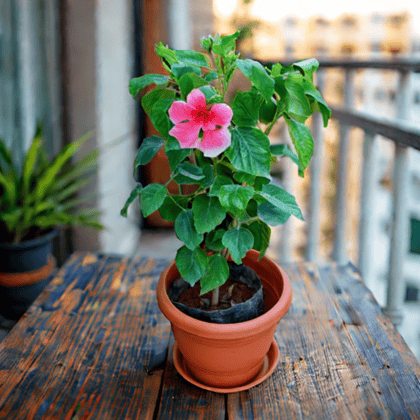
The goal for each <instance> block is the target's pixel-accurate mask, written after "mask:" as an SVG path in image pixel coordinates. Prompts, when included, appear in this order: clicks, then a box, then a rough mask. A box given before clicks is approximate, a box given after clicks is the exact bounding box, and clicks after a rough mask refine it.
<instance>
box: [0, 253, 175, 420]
mask: <svg viewBox="0 0 420 420" xmlns="http://www.w3.org/2000/svg"><path fill="white" fill-rule="evenodd" d="M166 264H167V261H165V260H160V261H155V260H152V259H147V258H142V259H139V260H134V261H133V262H132V263H130V264H129V263H128V262H127V261H126V260H124V259H121V258H118V257H96V256H94V255H92V254H88V255H84V256H83V255H78V256H76V257H74V258H73V259H72V260H71V261H70V262H69V263H67V264H66V266H65V267H64V269H62V270H61V271H60V272H59V275H58V277H56V278H55V279H54V280H53V282H52V284H50V286H49V287H48V288H47V290H46V291H45V292H44V293H43V294H42V295H41V296H40V298H39V299H38V300H37V301H36V302H35V304H34V305H33V306H32V307H31V309H30V311H29V313H28V315H26V316H25V318H23V319H22V320H21V321H20V322H19V323H18V324H17V326H16V328H15V329H13V330H12V332H11V333H10V334H9V336H8V337H7V339H6V340H5V341H4V342H3V343H2V346H1V348H0V418H2V419H6V418H7V419H11V418H19V419H32V418H54V419H73V418H74V419H76V418H78V419H82V418H83V419H99V418H101V417H102V418H115V419H132V418H141V419H152V418H153V415H154V410H155V406H156V402H157V397H158V394H157V390H158V389H159V386H160V383H161V377H162V373H163V372H162V370H159V369H157V370H154V367H156V366H159V365H162V363H163V362H164V361H165V359H166V354H167V348H168V342H169V331H170V326H169V323H168V322H167V321H166V320H165V319H164V317H163V315H162V314H161V313H160V311H159V309H158V307H157V303H156V298H155V288H156V283H157V280H158V277H159V274H160V272H161V271H162V270H163V268H164V267H165V266H166ZM63 292H64V294H63ZM148 372H150V373H151V374H149V373H148ZM23 401H24V402H25V403H24V404H23V403H22V402H23Z"/></svg>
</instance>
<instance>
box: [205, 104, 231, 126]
mask: <svg viewBox="0 0 420 420" xmlns="http://www.w3.org/2000/svg"><path fill="white" fill-rule="evenodd" d="M232 116H233V111H232V109H231V107H230V106H229V105H227V104H214V105H213V106H212V107H211V109H210V118H209V119H210V121H211V122H212V123H213V124H214V125H215V126H216V125H221V126H222V127H228V126H229V125H230V121H231V119H232ZM203 129H204V130H205V129H206V128H205V127H203Z"/></svg>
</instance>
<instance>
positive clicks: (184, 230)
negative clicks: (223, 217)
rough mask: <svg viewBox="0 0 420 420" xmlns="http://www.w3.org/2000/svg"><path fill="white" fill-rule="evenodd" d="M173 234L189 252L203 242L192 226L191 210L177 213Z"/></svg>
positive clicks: (200, 235)
mask: <svg viewBox="0 0 420 420" xmlns="http://www.w3.org/2000/svg"><path fill="white" fill-rule="evenodd" d="M174 228H175V233H176V236H177V237H178V239H179V240H181V241H182V242H184V244H185V246H186V247H187V248H189V249H191V250H194V249H195V248H197V247H198V246H199V245H200V244H201V242H203V239H204V237H203V235H202V234H200V233H198V232H197V231H196V229H195V226H194V216H193V211H192V210H184V211H182V212H181V213H179V215H178V217H177V218H176V220H175V224H174Z"/></svg>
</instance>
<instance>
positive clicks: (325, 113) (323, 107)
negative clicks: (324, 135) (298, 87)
mask: <svg viewBox="0 0 420 420" xmlns="http://www.w3.org/2000/svg"><path fill="white" fill-rule="evenodd" d="M302 86H303V89H304V92H305V94H306V95H308V96H309V97H311V98H313V99H314V100H315V101H316V102H317V104H318V109H319V112H320V113H321V114H322V120H323V123H324V127H327V125H328V120H329V119H330V118H331V109H330V108H329V106H328V105H327V104H326V102H325V101H324V98H323V97H322V95H321V94H320V93H319V92H318V90H317V88H316V87H315V86H314V85H313V84H312V83H311V82H310V81H309V80H306V79H304V80H303V84H302Z"/></svg>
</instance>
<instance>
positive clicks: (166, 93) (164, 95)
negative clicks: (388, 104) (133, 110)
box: [141, 88, 176, 115]
mask: <svg viewBox="0 0 420 420" xmlns="http://www.w3.org/2000/svg"><path fill="white" fill-rule="evenodd" d="M175 95H176V94H175V92H174V91H173V90H169V89H158V88H156V89H153V90H151V91H150V92H149V93H147V94H146V95H144V96H143V98H142V99H141V106H142V107H143V109H144V111H145V112H146V114H148V115H150V114H151V113H152V110H153V107H154V105H155V103H156V102H157V101H159V100H160V99H171V98H175Z"/></svg>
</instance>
